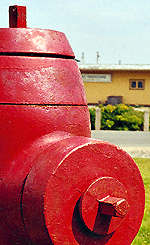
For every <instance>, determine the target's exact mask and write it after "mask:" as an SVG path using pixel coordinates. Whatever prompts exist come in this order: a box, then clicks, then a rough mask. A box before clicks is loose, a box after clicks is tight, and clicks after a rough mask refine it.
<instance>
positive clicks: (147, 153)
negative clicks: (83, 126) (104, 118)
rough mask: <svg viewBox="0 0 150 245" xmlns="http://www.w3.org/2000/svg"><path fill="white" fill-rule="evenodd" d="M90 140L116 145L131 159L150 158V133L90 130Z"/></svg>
mask: <svg viewBox="0 0 150 245" xmlns="http://www.w3.org/2000/svg"><path fill="white" fill-rule="evenodd" d="M92 138H95V139H100V140H102V141H107V142H110V143H112V144H114V145H117V146H119V147H120V148H122V149H123V150H124V151H126V152H128V153H129V154H130V155H131V157H143V158H150V132H143V131H111V130H110V131H109V130H92Z"/></svg>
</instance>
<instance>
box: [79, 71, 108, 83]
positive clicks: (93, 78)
mask: <svg viewBox="0 0 150 245" xmlns="http://www.w3.org/2000/svg"><path fill="white" fill-rule="evenodd" d="M82 78H83V81H84V82H106V83H109V82H112V79H111V74H85V73H82Z"/></svg>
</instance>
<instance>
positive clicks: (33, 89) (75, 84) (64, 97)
mask: <svg viewBox="0 0 150 245" xmlns="http://www.w3.org/2000/svg"><path fill="white" fill-rule="evenodd" d="M0 91H1V93H0V103H17V104H42V105H43V104H46V105H47V104H56V105H59V104H62V105H86V99H85V92H84V89H83V84H82V79H81V75H80V73H79V69H78V66H77V64H76V61H75V60H73V59H60V58H40V57H16V56H14V57H10V56H0ZM56 91H57V92H56Z"/></svg>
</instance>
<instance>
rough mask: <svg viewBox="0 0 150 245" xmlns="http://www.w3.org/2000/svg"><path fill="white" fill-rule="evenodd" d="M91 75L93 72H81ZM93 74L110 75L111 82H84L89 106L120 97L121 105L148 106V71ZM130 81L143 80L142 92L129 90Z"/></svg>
mask: <svg viewBox="0 0 150 245" xmlns="http://www.w3.org/2000/svg"><path fill="white" fill-rule="evenodd" d="M81 72H82V73H90V74H91V73H93V71H92V72H91V71H88V72H85V71H81ZM95 73H99V74H100V73H101V74H107V73H108V74H112V82H84V87H85V91H86V96H87V102H88V103H89V104H95V103H98V101H101V102H102V103H105V102H106V100H107V97H108V96H122V97H123V103H125V104H134V105H150V71H107V72H106V71H100V72H95ZM130 79H144V80H145V88H144V89H143V90H131V89H129V80H130Z"/></svg>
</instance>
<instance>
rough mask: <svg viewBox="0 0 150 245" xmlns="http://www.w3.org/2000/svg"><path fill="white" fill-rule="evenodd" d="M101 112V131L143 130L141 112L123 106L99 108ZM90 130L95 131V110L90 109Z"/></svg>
mask: <svg viewBox="0 0 150 245" xmlns="http://www.w3.org/2000/svg"><path fill="white" fill-rule="evenodd" d="M100 108H101V112H102V119H101V129H104V130H133V131H135V130H143V112H140V111H135V110H134V108H133V107H131V106H127V105H124V104H119V105H107V106H100ZM89 111H90V119H91V129H95V111H96V110H95V108H90V109H89Z"/></svg>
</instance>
